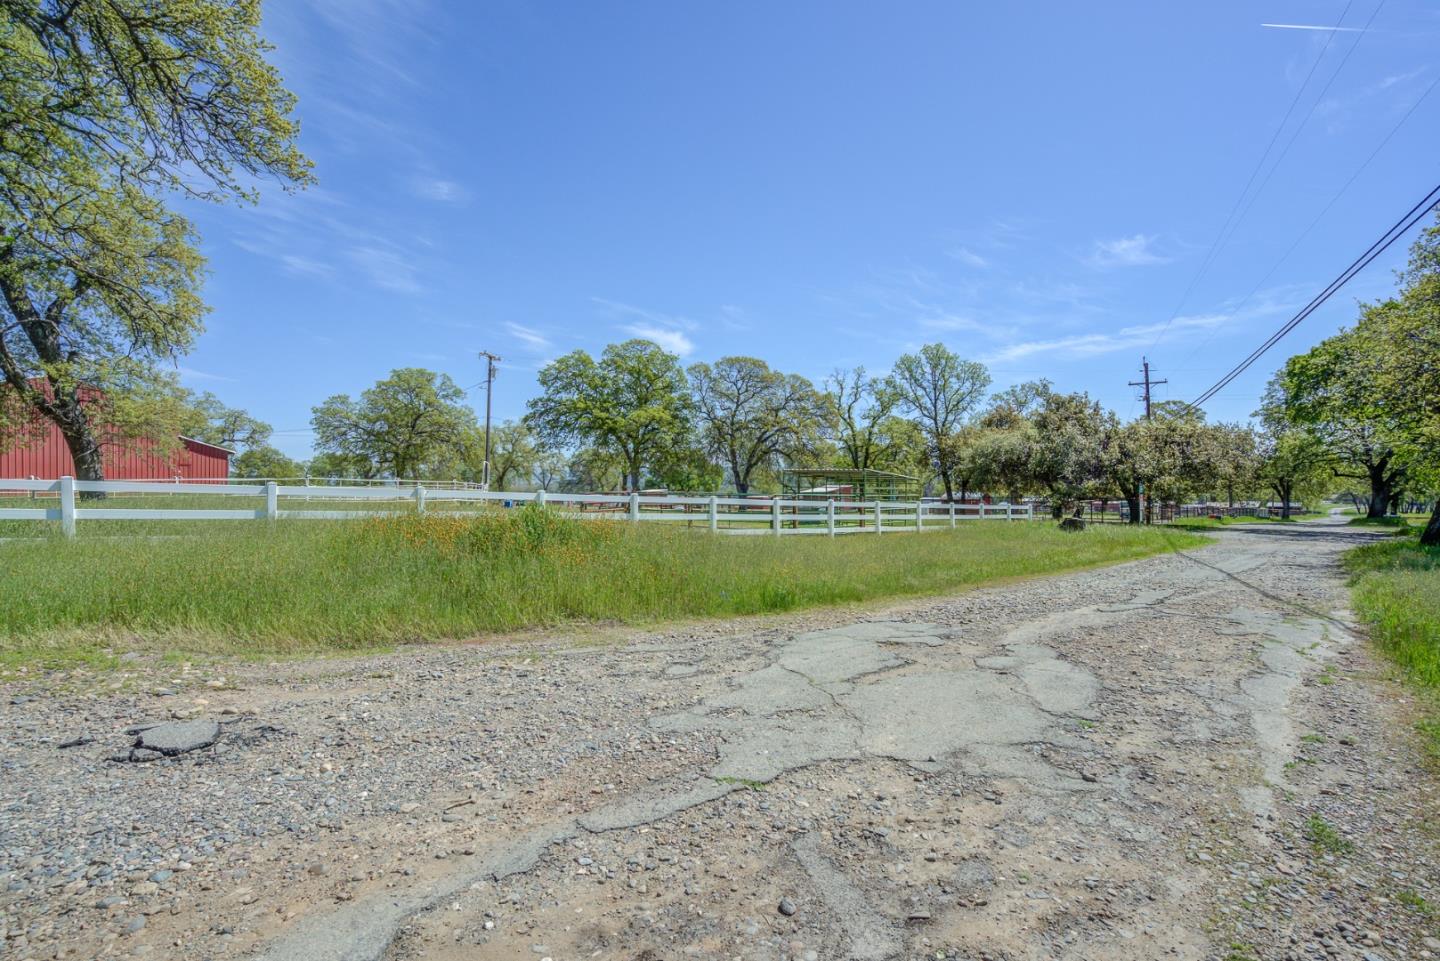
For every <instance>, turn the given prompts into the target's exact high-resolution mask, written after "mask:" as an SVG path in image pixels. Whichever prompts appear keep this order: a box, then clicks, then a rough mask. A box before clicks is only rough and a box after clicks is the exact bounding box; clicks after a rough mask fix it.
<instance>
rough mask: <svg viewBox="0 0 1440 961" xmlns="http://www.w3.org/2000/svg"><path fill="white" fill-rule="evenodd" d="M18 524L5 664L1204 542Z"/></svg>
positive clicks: (387, 637)
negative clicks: (38, 527)
mask: <svg viewBox="0 0 1440 961" xmlns="http://www.w3.org/2000/svg"><path fill="white" fill-rule="evenodd" d="M124 524H125V522H114V523H113V524H109V525H106V526H105V528H104V533H101V532H100V528H99V525H98V524H97V525H96V528H95V530H96V533H95V535H93V536H87V535H85V534H84V533H82V535H81V536H80V537H79V538H76V539H75V540H73V541H66V540H64V539H62V538H59V537H46V538H41V539H35V538H27V539H16V540H10V541H7V542H3V543H0V593H3V596H4V597H5V604H4V605H3V607H0V665H3V664H5V663H9V664H10V665H16V664H21V663H36V662H40V663H52V664H56V663H62V662H66V661H70V662H73V661H76V660H82V661H86V660H88V661H93V662H96V663H103V662H105V661H106V660H107V659H109V658H112V657H114V656H116V655H118V654H119V653H121V652H124V651H131V650H151V651H165V652H172V653H177V652H194V653H206V652H209V653H217V654H240V655H251V656H274V655H277V654H285V653H310V652H323V651H348V650H365V649H374V648H377V647H385V646H390V645H394V644H400V643H405V642H413V641H428V640H440V639H447V638H465V637H473V636H476V635H480V634H485V633H488V632H499V631H508V630H515V629H521V628H529V627H539V626H554V625H560V624H565V623H569V622H624V623H643V622H650V621H657V620H664V619H675V618H690V617H718V616H725V615H740V614H755V613H762V612H769V611H787V610H794V609H797V608H803V607H812V606H817V605H824V604H843V603H850V602H857V601H867V600H872V599H878V598H886V597H901V596H906V595H919V594H928V593H938V592H944V591H950V590H955V589H958V588H963V587H968V586H973V585H977V584H982V583H985V582H989V581H995V580H1000V579H1004V578H1012V577H1021V576H1026V575H1034V574H1045V573H1050V572H1053V571H1060V570H1067V569H1074V568H1079V567H1086V566H1092V565H1097V564H1105V563H1111V562H1117V561H1124V560H1130V559H1133V558H1138V557H1143V556H1146V555H1149V554H1154V553H1158V552H1161V551H1167V550H1173V549H1178V548H1182V547H1189V546H1194V545H1196V544H1200V543H1203V542H1204V539H1203V538H1201V537H1199V536H1198V535H1195V534H1191V533H1188V532H1184V531H1176V530H1167V529H1156V528H1150V529H1132V528H1126V527H1098V528H1092V529H1090V530H1087V531H1084V532H1082V533H1079V534H1066V533H1062V532H1060V531H1058V530H1056V529H1055V527H1054V525H1052V524H1049V523H1003V522H985V523H980V522H968V523H964V524H962V525H961V526H960V528H959V529H958V530H955V531H949V530H943V531H937V532H931V533H926V534H923V535H916V534H896V535H885V536H880V537H877V536H875V535H873V534H871V535H864V534H857V535H851V536H848V537H841V538H836V539H834V540H832V539H830V538H826V537H786V538H771V537H764V536H759V537H716V536H712V535H709V534H708V532H701V531H694V530H689V529H687V528H685V527H684V526H678V525H676V526H672V525H669V524H641V525H630V524H624V523H608V522H603V521H602V522H579V521H568V520H565V519H563V518H559V517H556V516H555V515H554V514H552V513H549V512H546V511H543V510H535V509H527V510H518V511H506V512H491V513H489V514H484V515H480V516H478V517H476V516H471V517H455V516H449V517H447V516H443V515H426V516H415V515H411V516H408V517H396V518H369V519H362V520H356V521H316V522H303V521H279V522H276V523H271V524H265V523H260V522H256V523H253V524H252V523H225V522H211V523H204V522H170V523H168V524H162V523H158V522H157V523H153V524H146V525H139V526H140V527H149V528H153V531H152V532H149V533H147V532H145V531H143V530H131V532H129V533H128V534H126V535H124V536H119V535H118V534H117V528H120V527H122V525H124Z"/></svg>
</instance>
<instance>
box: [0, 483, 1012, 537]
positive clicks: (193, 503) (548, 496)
mask: <svg viewBox="0 0 1440 961" xmlns="http://www.w3.org/2000/svg"><path fill="white" fill-rule="evenodd" d="M7 494H9V495H19V496H20V497H21V498H24V497H27V496H28V497H29V498H30V500H29V501H28V502H27V501H21V503H29V504H31V505H38V504H40V503H41V502H42V499H47V498H52V497H53V498H55V499H56V500H57V501H58V504H57V506H54V507H49V506H26V507H12V506H5V504H6V503H13V501H5V500H4V499H3V498H4V495H7ZM86 494H90V495H96V494H103V495H105V496H106V497H107V498H109V497H114V498H116V499H117V500H118V499H121V498H124V497H126V496H127V495H131V496H133V495H154V494H167V495H171V496H173V497H175V498H177V500H180V499H183V501H184V502H186V504H185V506H183V507H168V508H167V507H159V508H157V507H150V506H144V507H133V506H123V507H122V506H118V505H115V504H110V505H109V506H106V501H105V500H100V499H94V500H86V499H83V498H82V497H81V496H79V495H86ZM230 503H233V504H235V505H236V506H234V507H229V506H219V505H223V504H230ZM317 503H318V506H317ZM531 503H534V504H538V505H540V506H542V507H546V508H549V509H551V510H555V511H558V512H560V513H562V514H564V515H565V516H568V517H575V518H580V519H585V520H591V519H607V518H608V519H613V520H620V521H630V522H634V523H640V522H664V521H669V522H677V523H685V524H688V525H690V526H694V527H702V528H705V527H708V528H709V529H710V530H712V531H715V532H717V533H722V534H760V535H764V534H771V535H774V536H781V535H787V534H820V535H829V536H831V537H834V536H837V535H840V534H864V533H869V534H888V533H903V532H907V531H909V532H915V531H929V530H941V529H946V528H951V527H955V526H957V525H958V524H959V523H960V522H961V521H971V520H1012V521H1013V520H1030V519H1031V518H1032V510H1031V507H1030V505H1028V504H1008V503H1002V504H941V503H926V502H919V503H913V502H912V503H904V502H893V501H852V500H844V499H826V500H817V499H814V498H810V499H800V500H795V499H789V498H783V497H719V496H713V495H712V496H702V497H687V496H682V495H672V494H639V493H626V494H552V493H547V492H545V491H522V492H509V491H484V490H474V489H468V488H453V487H449V488H440V489H431V488H428V487H426V486H425V485H423V484H416V485H414V486H410V487H405V488H397V487H393V486H370V487H342V486H321V487H317V486H313V485H312V486H304V485H291V484H281V483H277V482H275V481H268V482H264V483H252V484H224V485H216V484H188V483H172V482H168V481H155V482H149V481H80V480H75V479H74V478H71V477H62V478H60V479H59V480H7V479H4V478H0V521H5V520H10V521H27V520H28V521H57V522H59V524H60V529H61V530H62V531H63V532H64V533H65V535H66V536H69V537H73V536H75V532H76V527H77V524H78V523H79V522H80V521H87V522H88V521H105V520H109V521H242V520H261V521H273V520H282V519H287V518H299V519H310V520H352V519H355V518H357V517H366V516H388V515H399V514H409V513H427V512H435V513H440V512H444V513H451V514H460V513H463V512H466V511H471V512H473V511H475V510H477V509H485V508H491V509H506V508H515V507H521V506H524V505H527V504H531ZM297 504H298V505H299V506H293V505H297ZM240 505H244V506H240Z"/></svg>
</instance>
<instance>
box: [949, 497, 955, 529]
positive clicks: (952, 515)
mask: <svg viewBox="0 0 1440 961" xmlns="http://www.w3.org/2000/svg"><path fill="white" fill-rule="evenodd" d="M950 527H951V529H952V530H953V529H954V527H955V502H954V501H951V502H950Z"/></svg>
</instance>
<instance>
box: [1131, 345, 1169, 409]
mask: <svg viewBox="0 0 1440 961" xmlns="http://www.w3.org/2000/svg"><path fill="white" fill-rule="evenodd" d="M1140 369H1141V370H1142V371H1144V373H1145V379H1144V380H1132V381H1130V386H1131V387H1144V388H1145V419H1146V420H1151V419H1153V418H1152V416H1151V414H1150V388H1151V387H1154V386H1156V385H1157V384H1168V383H1170V382H1169V381H1168V380H1151V379H1150V361H1149V360H1147V359H1146V358H1144V357H1141V358H1140Z"/></svg>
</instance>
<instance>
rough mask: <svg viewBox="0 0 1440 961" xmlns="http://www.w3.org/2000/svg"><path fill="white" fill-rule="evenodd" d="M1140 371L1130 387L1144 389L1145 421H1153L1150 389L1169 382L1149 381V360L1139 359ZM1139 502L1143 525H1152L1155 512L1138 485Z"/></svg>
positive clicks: (1143, 486) (1146, 358) (1143, 490)
mask: <svg viewBox="0 0 1440 961" xmlns="http://www.w3.org/2000/svg"><path fill="white" fill-rule="evenodd" d="M1140 370H1141V372H1142V374H1143V377H1142V379H1140V380H1132V381H1130V386H1131V387H1144V388H1145V419H1146V420H1154V419H1155V415H1154V414H1153V413H1152V412H1151V409H1150V388H1151V387H1154V386H1156V385H1157V384H1168V383H1170V382H1169V381H1168V380H1151V379H1150V359H1149V358H1148V357H1141V358H1140ZM1140 500H1141V501H1142V502H1143V504H1144V507H1143V510H1144V511H1145V523H1147V524H1153V523H1154V522H1155V511H1154V507H1153V506H1152V505H1151V503H1150V498H1148V497H1146V496H1145V485H1144V484H1141V485H1140Z"/></svg>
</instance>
